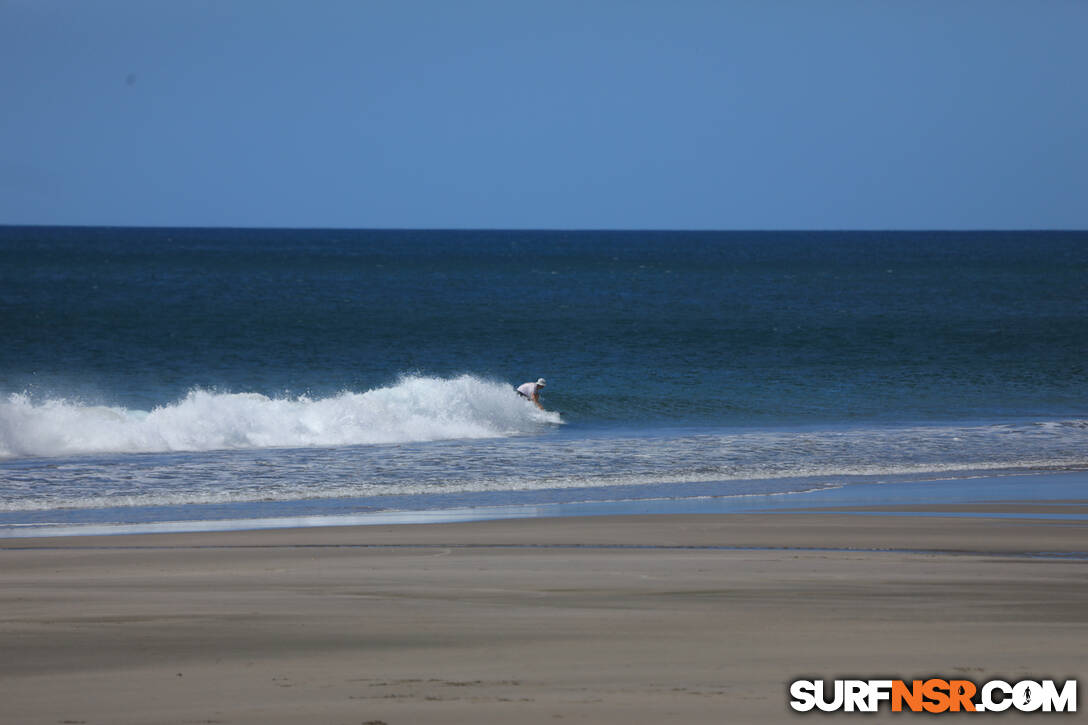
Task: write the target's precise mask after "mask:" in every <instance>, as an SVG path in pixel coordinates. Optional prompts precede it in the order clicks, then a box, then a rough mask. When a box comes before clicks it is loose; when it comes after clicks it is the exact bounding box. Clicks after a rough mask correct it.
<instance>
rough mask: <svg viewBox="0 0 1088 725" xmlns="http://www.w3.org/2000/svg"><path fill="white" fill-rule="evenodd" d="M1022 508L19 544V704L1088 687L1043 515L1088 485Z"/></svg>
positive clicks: (347, 703)
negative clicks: (796, 688) (887, 686)
mask: <svg viewBox="0 0 1088 725" xmlns="http://www.w3.org/2000/svg"><path fill="white" fill-rule="evenodd" d="M891 508H892V509H894V507H891ZM916 508H917V507H916ZM962 508H963V507H962V506H961V507H959V508H957V507H949V508H948V510H947V511H944V513H956V512H957V511H959V510H962ZM1022 508H1023V511H1021V513H1022V514H1024V515H1023V516H1022V517H1020V518H1011V519H1010V518H992V517H987V516H976V517H970V518H962V517H930V516H917V515H913V516H904V515H889V513H892V511H889V510H887V509H888V507H885V510H883V511H873V512H865V511H861V510H859V511H854V512H851V513H819V512H807V513H798V514H764V515H677V516H672V515H651V516H615V517H569V518H555V519H529V520H506V521H484V522H474V523H460V524H431V525H420V526H411V525H405V526H366V527H340V528H315V529H285V530H265V531H250V532H246V531H239V532H226V533H198V534H171V535H130V536H108V537H103V536H99V537H66V538H49V539H44V538H39V539H5V540H0V702H3V707H2V710H0V721H2V722H3V723H12V724H14V723H26V724H28V725H31V724H33V723H50V724H54V723H87V724H91V723H95V724H98V723H103V724H118V725H121V724H125V723H134V724H135V723H141V724H148V723H171V724H181V723H285V724H286V723H354V724H359V723H387V724H388V725H401V724H404V723H478V722H511V723H513V722H517V723H556V722H584V723H625V724H627V723H661V722H675V723H722V722H777V721H786V720H796V719H799V718H803V717H806V716H802V715H798V714H795V713H792V712H791V711H790V709H789V706H788V699H789V698H788V694H787V688H788V683H789V682H790V681H792V680H794V679H797V678H799V677H808V678H813V679H817V678H821V679H833V678H836V677H861V678H869V677H880V676H888V677H896V678H898V677H903V678H910V677H928V676H933V675H937V676H940V675H944V676H949V677H951V676H955V677H962V678H964V679H970V680H973V681H984V680H987V679H991V678H995V677H1003V678H1006V679H1010V680H1015V679H1040V678H1043V677H1053V678H1062V679H1067V678H1079V679H1080V680H1081V681H1082V682H1083V681H1084V680H1085V677H1088V660H1086V659H1085V657H1084V651H1085V645H1086V644H1088V606H1085V605H1086V603H1088V559H1085V558H1084V557H1083V553H1084V552H1085V550H1086V549H1088V523H1085V522H1084V521H1075V520H1074V521H1069V520H1046V519H1035V518H1032V516H1033V515H1035V514H1040V515H1041V514H1044V513H1046V512H1047V511H1050V510H1055V511H1065V512H1069V511H1073V512H1081V513H1083V511H1084V508H1085V503H1084V502H1081V501H1065V502H1055V503H1053V504H1048V505H1042V506H1040V505H1038V504H1035V505H1028V504H1025V505H1024V506H1023V507H1022ZM927 509H928V510H930V511H935V512H938V513H939V512H942V508H941V507H940V506H929V507H927ZM1044 509H1045V510H1044ZM990 510H991V511H992V507H991V509H990ZM1015 510H1016V507H1015V506H1014V505H1011V504H1010V505H1007V506H1005V507H1004V508H1002V512H1004V513H1006V514H1007V513H1009V512H1010V511H1015ZM983 513H985V511H984V512H983ZM1078 553H1079V554H1081V555H1082V556H1079V557H1078V556H1076V554H1078ZM808 717H817V719H822V720H825V721H826V720H828V719H829V718H828V717H827V716H824V717H822V718H819V717H818V716H813V715H809V716H808ZM857 717H858V715H856V714H854V715H838V716H833V717H831V718H830V719H831V720H838V719H842V720H849V719H851V718H852V719H857ZM870 717H871V716H870ZM893 717H896V715H892V714H890V713H886V712H885V713H881V715H879V716H877V719H883V718H893ZM898 717H901V718H902V717H907V718H908V719H909V718H910V715H898ZM1018 717H1023V716H1018V715H1014V714H1009V713H1007V714H1006V715H1005V716H1004V720H1005V721H1016V720H1017V719H1018ZM1037 717H1038V716H1035V717H1033V720H1037Z"/></svg>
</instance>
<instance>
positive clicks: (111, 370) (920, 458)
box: [0, 228, 1088, 526]
mask: <svg viewBox="0 0 1088 725" xmlns="http://www.w3.org/2000/svg"><path fill="white" fill-rule="evenodd" d="M1086 292H1088V233H1082V232H1048V233H1044V232H1031V233H1026V232H1000V233H994V232H985V233H933V232H896V233H886V232H880V233H877V232H848V233H839V232H819V233H815V232H814V233H792V232H791V233H779V232H755V233H752V232H729V233H709V232H706V233H704V232H544V231H542V232H530V231H509V232H503V231H483V232H481V231H296V230H196V229H155V230H148V229H77V228H65V229H54V228H0V331H2V333H3V340H4V344H3V345H0V526H3V525H5V524H8V525H15V524H32V523H35V522H58V521H60V522H64V521H77V520H89V521H90V520H93V521H113V520H118V521H130V520H151V519H154V520H161V519H186V518H197V519H200V518H215V517H242V518H246V517H254V516H265V515H272V516H274V515H280V514H282V515H293V514H297V513H299V512H311V511H320V512H322V513H330V512H331V513H336V512H338V511H366V510H386V509H400V508H408V509H412V508H416V509H418V508H424V509H425V508H431V507H449V506H452V505H468V506H475V505H495V504H506V503H518V504H524V503H534V502H565V501H572V500H611V498H628V499H629V498H634V499H638V498H653V497H664V498H695V497H703V496H727V495H735V494H738V493H765V492H769V491H774V492H778V491H794V490H801V489H805V488H811V487H814V486H815V487H823V486H830V485H840V484H841V483H843V482H846V481H849V480H856V479H858V478H865V479H866V480H872V479H873V478H874V477H875V478H880V477H897V476H898V477H902V476H912V475H931V474H933V473H947V472H954V473H956V475H960V474H962V475H969V474H970V473H971V472H977V471H995V470H999V471H1004V470H1009V471H1022V470H1044V469H1045V470H1051V469H1059V470H1065V469H1078V468H1083V467H1085V466H1086V465H1088V368H1086V364H1085V361H1086V359H1088V294H1086ZM541 376H543V377H545V378H547V380H548V385H547V387H546V390H545V393H544V395H543V402H544V404H545V407H546V408H547V409H548V410H549V411H551V412H550V413H548V414H544V413H541V412H539V411H536V410H535V409H533V408H532V407H531V406H529V405H528V404H526V403H524V402H522V401H520V400H519V399H518V398H517V397H516V396H515V395H514V393H513V389H512V386H513V385H516V384H518V383H521V382H525V381H527V380H535V379H536V378H537V377H541Z"/></svg>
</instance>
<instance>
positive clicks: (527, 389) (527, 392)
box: [518, 383, 543, 398]
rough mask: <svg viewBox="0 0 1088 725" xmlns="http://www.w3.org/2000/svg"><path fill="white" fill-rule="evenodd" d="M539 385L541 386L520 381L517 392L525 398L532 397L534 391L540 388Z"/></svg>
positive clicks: (534, 393)
mask: <svg viewBox="0 0 1088 725" xmlns="http://www.w3.org/2000/svg"><path fill="white" fill-rule="evenodd" d="M541 387H543V386H541V385H537V384H536V383H522V384H521V385H519V386H518V392H519V393H521V394H522V395H524V396H525V397H526V398H532V397H533V396H534V395H536V391H538V390H540V388H541Z"/></svg>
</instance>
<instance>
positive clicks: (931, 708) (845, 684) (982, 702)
mask: <svg viewBox="0 0 1088 725" xmlns="http://www.w3.org/2000/svg"><path fill="white" fill-rule="evenodd" d="M790 697H791V698H792V699H791V700H790V707H792V708H793V709H794V710H797V711H798V712H809V711H812V710H820V711H822V712H876V711H877V710H879V709H881V708H882V707H883V708H887V709H890V710H891V711H892V712H926V713H944V712H1004V711H1005V710H1009V709H1010V708H1011V709H1013V710H1019V711H1020V712H1076V711H1077V681H1076V680H1066V681H1065V682H1064V683H1063V684H1062V685H1061V686H1059V685H1058V684H1057V683H1055V681H1054V680H1041V681H1038V682H1037V681H1035V680H1021V681H1020V682H1014V683H1009V682H1005V681H1004V680H990V681H989V682H984V683H982V684H981V685H979V684H977V683H974V682H971V681H970V680H945V679H940V678H936V677H934V678H930V679H928V680H911V681H909V682H908V681H906V680H833V681H831V682H828V681H825V680H795V681H794V682H792V683H790Z"/></svg>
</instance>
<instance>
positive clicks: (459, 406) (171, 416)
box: [0, 375, 560, 458]
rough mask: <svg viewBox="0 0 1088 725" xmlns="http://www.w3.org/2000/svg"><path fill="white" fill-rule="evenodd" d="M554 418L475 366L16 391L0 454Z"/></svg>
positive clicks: (427, 432) (400, 438) (416, 432)
mask: <svg viewBox="0 0 1088 725" xmlns="http://www.w3.org/2000/svg"><path fill="white" fill-rule="evenodd" d="M559 422H560V419H559V415H558V414H556V413H548V412H544V411H540V410H538V409H537V408H535V407H533V406H532V405H530V404H528V403H526V402H525V401H524V400H522V399H520V398H519V397H518V396H517V395H516V393H515V392H514V390H513V388H512V387H511V386H509V385H507V384H505V383H501V382H495V381H490V380H485V379H482V378H479V377H475V376H472V375H461V376H459V377H455V378H437V377H426V376H422V375H410V376H404V377H402V378H400V380H398V381H397V382H396V383H395V384H394V385H390V386H388V387H382V388H376V389H373V390H368V391H366V392H362V393H359V392H351V391H344V392H341V393H338V394H336V395H333V396H330V397H326V398H321V399H311V398H309V397H307V396H298V397H293V398H270V397H267V396H265V395H260V394H257V393H226V392H216V391H210V390H203V389H194V390H191V391H190V392H189V393H188V394H187V395H186V396H185V397H184V398H182V399H181V400H179V401H177V402H174V403H170V404H167V405H162V406H159V407H156V408H154V409H153V410H151V411H142V410H130V409H127V408H122V407H110V406H102V405H87V404H85V403H81V402H76V401H69V400H64V399H50V400H45V401H41V402H35V401H33V400H32V399H31V398H30V397H29V396H27V395H25V394H13V395H11V396H9V398H8V400H7V401H5V402H2V403H0V457H5V458H13V457H24V456H42V457H48V456H65V455H73V454H85V453H154V452H169V451H208V450H219V449H251V448H305V447H335V446H349V445H366V444H381V443H408V442H422V441H436V440H449V439H457V438H492V437H505V436H512V435H525V434H530V433H533V432H537V431H540V430H541V429H543V428H546V427H547V426H548V424H557V423H559Z"/></svg>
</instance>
